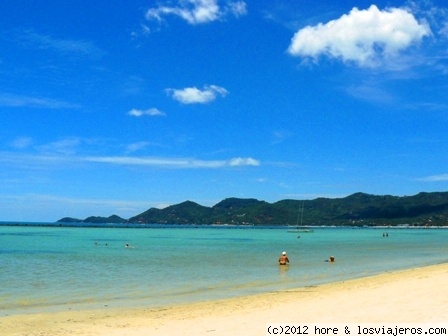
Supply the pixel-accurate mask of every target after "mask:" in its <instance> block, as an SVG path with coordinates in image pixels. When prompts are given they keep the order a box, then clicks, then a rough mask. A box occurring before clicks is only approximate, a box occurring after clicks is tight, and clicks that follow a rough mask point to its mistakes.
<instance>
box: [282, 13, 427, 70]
mask: <svg viewBox="0 0 448 336" xmlns="http://www.w3.org/2000/svg"><path fill="white" fill-rule="evenodd" d="M430 34H431V30H430V28H429V26H428V25H427V24H426V23H425V22H421V23H419V22H418V21H417V20H416V18H415V17H414V16H413V15H412V13H410V12H408V11H407V10H405V9H400V8H388V9H385V10H379V9H378V8H377V7H376V6H375V5H372V6H370V8H369V9H367V10H359V9H357V8H353V9H352V10H351V11H350V13H348V14H345V15H343V16H341V17H340V18H339V19H337V20H332V21H330V22H327V23H325V24H322V23H319V24H318V25H316V26H307V27H305V28H303V29H300V30H299V31H298V32H297V33H296V34H295V35H294V36H293V38H292V40H291V45H290V46H289V48H288V52H289V53H290V54H291V55H293V56H299V57H303V58H311V59H313V60H314V61H317V59H318V58H319V56H321V55H325V56H328V57H330V58H337V59H341V60H342V61H344V62H354V63H356V64H357V65H359V66H362V67H371V66H376V65H379V64H381V62H382V61H384V60H387V59H389V58H392V57H393V56H396V55H398V54H399V52H401V51H403V50H405V49H407V48H409V47H410V46H412V45H413V44H415V43H418V42H419V41H421V40H422V38H423V37H424V36H428V35H430Z"/></svg>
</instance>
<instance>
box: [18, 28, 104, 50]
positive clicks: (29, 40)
mask: <svg viewBox="0 0 448 336" xmlns="http://www.w3.org/2000/svg"><path fill="white" fill-rule="evenodd" d="M16 35H17V36H16V39H17V40H18V42H19V43H21V45H22V46H24V47H26V48H33V49H41V50H52V51H55V52H58V53H62V54H67V55H78V56H89V57H101V56H103V55H104V54H105V52H104V51H103V50H101V49H100V48H98V47H97V46H95V44H94V43H92V42H90V41H84V40H71V39H61V38H56V37H53V36H50V35H45V34H40V33H37V32H35V31H33V30H25V31H21V32H19V33H17V34H16Z"/></svg>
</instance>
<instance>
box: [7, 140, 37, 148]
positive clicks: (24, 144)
mask: <svg viewBox="0 0 448 336" xmlns="http://www.w3.org/2000/svg"><path fill="white" fill-rule="evenodd" d="M32 144H33V139H32V138H30V137H18V138H15V139H14V140H13V141H12V142H11V147H13V148H16V149H25V148H28V147H30V146H31V145H32Z"/></svg>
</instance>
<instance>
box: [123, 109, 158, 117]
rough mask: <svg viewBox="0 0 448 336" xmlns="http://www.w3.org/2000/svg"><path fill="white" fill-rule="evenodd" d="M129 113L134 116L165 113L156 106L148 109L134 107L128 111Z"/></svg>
mask: <svg viewBox="0 0 448 336" xmlns="http://www.w3.org/2000/svg"><path fill="white" fill-rule="evenodd" d="M128 115H130V116H133V117H142V116H145V115H147V116H152V117H154V116H164V115H165V113H163V112H162V111H160V110H158V109H156V108H150V109H147V110H138V109H132V110H130V111H129V112H128Z"/></svg>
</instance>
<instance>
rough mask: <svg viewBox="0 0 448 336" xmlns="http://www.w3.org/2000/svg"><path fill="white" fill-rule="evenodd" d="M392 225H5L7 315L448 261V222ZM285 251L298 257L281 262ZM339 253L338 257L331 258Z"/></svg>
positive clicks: (277, 286)
mask: <svg viewBox="0 0 448 336" xmlns="http://www.w3.org/2000/svg"><path fill="white" fill-rule="evenodd" d="M383 232H386V229H351V228H325V229H314V232H313V233H288V232H287V229H286V228H234V227H206V228H191V227H190V228H146V229H129V228H85V227H81V228H80V227H74V228H66V227H65V228H64V227H21V226H0V316H1V315H7V314H15V313H28V312H34V311H43V310H50V311H55V310H66V309H90V308H101V307H104V306H107V307H136V306H142V307H143V306H145V307H155V306H160V305H167V304H173V303H180V302H191V301H197V300H208V299H217V298H225V297H231V296H238V295H246V294H255V293H261V292H267V291H275V290H282V289H287V288H295V287H301V286H312V285H317V284H321V283H326V282H332V281H337V280H344V279H351V278H356V277H361V276H366V275H372V274H377V273H381V272H384V271H390V270H398V269H403V268H412V267H418V266H425V265H431V264H437V263H442V262H447V261H448V230H445V229H387V232H388V234H389V236H388V237H383V236H382V234H383ZM298 235H300V238H298ZM126 243H129V244H130V247H129V248H126V247H125V244H126ZM284 250H285V251H287V252H288V256H289V258H290V260H291V264H290V265H289V266H288V267H279V266H278V265H277V260H278V257H279V255H280V253H281V252H282V251H284ZM330 255H334V256H335V258H336V262H335V263H328V262H326V260H327V259H328V257H329V256H330Z"/></svg>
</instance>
